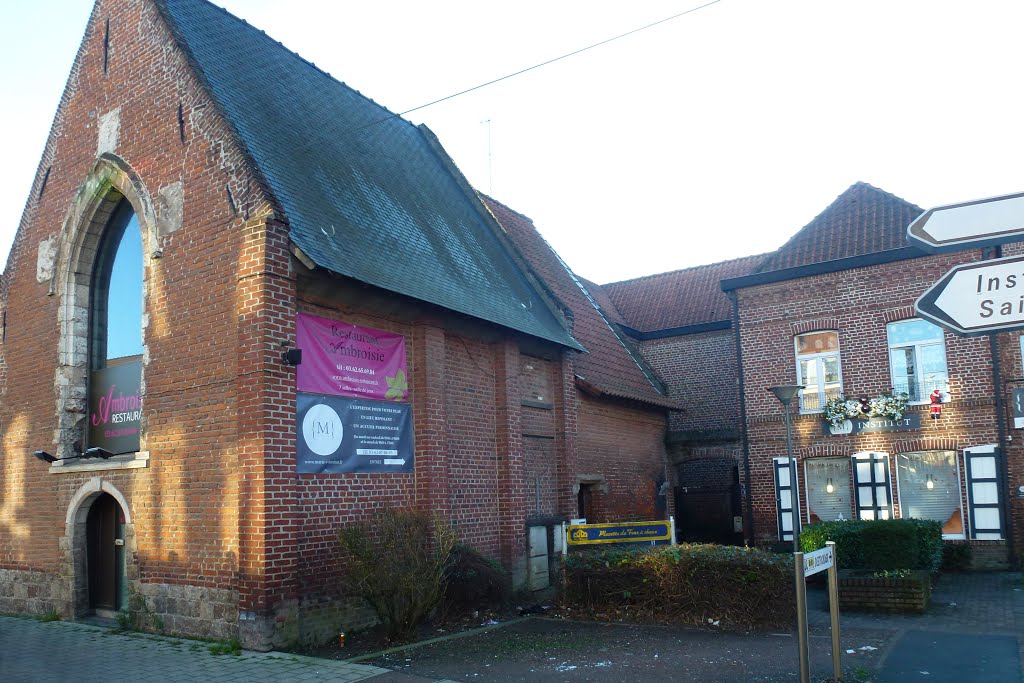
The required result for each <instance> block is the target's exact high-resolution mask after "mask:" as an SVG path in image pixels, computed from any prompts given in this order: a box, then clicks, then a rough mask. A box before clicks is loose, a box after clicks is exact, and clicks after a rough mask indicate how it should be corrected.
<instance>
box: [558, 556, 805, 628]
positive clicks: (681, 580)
mask: <svg viewBox="0 0 1024 683" xmlns="http://www.w3.org/2000/svg"><path fill="white" fill-rule="evenodd" d="M565 571H566V584H565V593H564V596H563V598H564V601H565V603H566V606H567V607H570V608H574V609H582V610H584V611H588V612H589V613H590V614H591V615H593V616H595V617H598V618H609V619H626V620H633V619H644V620H654V621H660V622H665V623H685V624H702V625H705V626H707V625H709V624H713V625H715V626H718V627H720V628H751V627H778V626H791V625H792V624H793V621H794V619H795V614H796V611H795V606H794V603H793V600H794V597H793V594H794V593H793V562H792V556H790V555H779V554H775V553H769V552H765V551H763V550H758V549H755V548H737V547H733V546H717V545H676V546H655V547H653V548H652V547H650V546H647V547H645V548H642V549H623V548H621V547H618V548H612V549H607V550H606V549H600V550H585V551H580V552H574V553H571V554H569V555H568V557H567V558H566V562H565Z"/></svg>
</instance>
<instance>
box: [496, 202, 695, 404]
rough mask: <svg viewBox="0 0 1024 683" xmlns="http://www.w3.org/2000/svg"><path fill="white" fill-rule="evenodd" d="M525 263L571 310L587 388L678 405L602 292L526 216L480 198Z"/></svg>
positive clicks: (580, 370)
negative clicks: (620, 325) (581, 348)
mask: <svg viewBox="0 0 1024 683" xmlns="http://www.w3.org/2000/svg"><path fill="white" fill-rule="evenodd" d="M482 199H483V201H484V203H485V205H486V206H487V207H488V208H489V209H490V211H491V212H492V213H493V214H494V216H495V217H496V218H497V220H498V223H500V224H501V226H502V227H503V228H504V229H505V231H506V232H507V233H508V235H509V237H511V239H512V242H513V243H514V244H515V245H516V247H517V248H518V249H519V251H520V253H522V255H523V257H524V258H525V259H526V260H527V262H529V264H530V267H531V268H533V270H534V271H535V272H536V273H537V274H538V275H539V276H540V277H541V278H542V279H543V280H544V282H546V283H547V285H548V287H550V288H551V290H552V293H553V294H554V295H555V296H556V297H557V298H558V299H559V301H561V302H562V304H563V305H565V306H568V307H569V308H570V309H571V310H572V313H573V320H574V323H573V336H574V337H575V338H576V339H578V340H579V341H580V342H581V343H582V344H583V346H584V347H585V348H586V350H587V353H585V354H582V355H580V356H578V357H577V359H576V372H577V374H578V375H579V376H580V377H581V378H582V380H583V383H584V384H585V386H587V387H588V388H589V389H591V390H597V391H599V392H600V393H602V394H605V395H609V396H615V397H619V398H626V399H631V400H634V401H641V402H644V403H648V404H651V405H656V406H660V407H667V408H677V407H678V405H677V404H676V403H675V402H674V401H672V400H671V399H669V398H667V397H666V396H665V394H664V392H665V387H664V383H663V382H662V381H661V379H660V378H658V376H657V375H656V374H655V372H654V370H652V369H651V367H650V366H649V365H648V364H647V362H646V361H645V360H644V359H643V356H641V355H640V352H639V351H638V350H637V349H636V348H635V347H634V346H633V345H632V343H631V342H630V341H629V339H627V338H626V336H625V334H624V333H623V332H622V331H621V330H620V329H618V325H616V324H615V319H618V318H619V316H618V314H617V312H615V311H614V310H613V311H605V309H604V306H602V305H601V303H600V302H601V301H602V300H607V298H606V297H605V296H604V294H603V293H600V292H596V293H595V292H594V291H593V288H596V286H595V285H593V284H592V283H589V282H587V281H586V280H583V279H581V278H579V277H578V276H576V275H575V273H573V272H572V270H571V269H570V268H569V266H567V265H566V264H565V262H564V261H563V260H562V259H561V257H560V256H559V255H558V254H557V253H556V252H555V250H554V249H552V248H551V245H549V244H548V243H547V241H546V240H545V239H544V238H543V237H542V236H541V234H540V233H539V232H538V231H537V228H536V227H535V226H534V225H533V221H531V220H530V219H529V218H527V217H526V216H524V215H522V214H520V213H518V212H516V211H514V210H512V209H510V208H509V207H507V206H505V205H504V204H502V203H501V202H499V201H496V200H494V199H492V198H490V197H486V196H483V197H482Z"/></svg>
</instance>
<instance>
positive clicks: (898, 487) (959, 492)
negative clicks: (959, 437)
mask: <svg viewBox="0 0 1024 683" xmlns="http://www.w3.org/2000/svg"><path fill="white" fill-rule="evenodd" d="M929 450H931V451H938V452H941V453H952V454H953V469H954V470H956V491H957V495H958V496H960V526H961V528H962V529H963V530H964V532H963V533H962V534H946V533H944V534H942V538H944V539H948V540H965V539H966V538H967V519H966V518H965V516H964V512H965V509H966V506H965V505H964V496H963V479H962V477H961V476H960V458H958V457H957V453H956V451H951V450H948V449H929ZM913 452H914V453H927V452H929V451H913ZM900 455H910V453H897V454H896V456H895V458H894V460H895V462H896V491H897V494H898V495H899V501H900V504H899V508H900V519H906V518H907V513H906V512H904V510H903V488H902V486H903V484H902V483H901V482H900V467H899V459H900ZM940 523H941V522H940Z"/></svg>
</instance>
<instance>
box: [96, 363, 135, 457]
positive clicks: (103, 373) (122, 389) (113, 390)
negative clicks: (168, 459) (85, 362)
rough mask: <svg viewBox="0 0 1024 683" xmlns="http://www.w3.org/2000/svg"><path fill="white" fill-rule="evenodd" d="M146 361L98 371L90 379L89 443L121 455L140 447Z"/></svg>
mask: <svg viewBox="0 0 1024 683" xmlns="http://www.w3.org/2000/svg"><path fill="white" fill-rule="evenodd" d="M141 383H142V360H141V359H140V360H134V361H129V362H127V363H122V364H120V365H114V366H112V367H107V368H103V369H102V370H96V371H95V372H93V373H92V377H91V378H90V382H89V443H88V447H89V448H93V447H99V448H102V449H103V450H106V451H110V452H111V453H113V454H115V455H117V454H119V453H134V452H135V451H137V450H139V425H140V424H141V423H142V397H141V396H140V388H141V387H140V385H141Z"/></svg>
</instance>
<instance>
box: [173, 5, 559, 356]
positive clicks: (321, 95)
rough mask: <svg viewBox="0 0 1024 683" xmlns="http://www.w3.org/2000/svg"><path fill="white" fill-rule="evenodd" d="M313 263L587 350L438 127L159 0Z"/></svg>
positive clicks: (253, 32)
mask: <svg viewBox="0 0 1024 683" xmlns="http://www.w3.org/2000/svg"><path fill="white" fill-rule="evenodd" d="M154 2H155V3H156V5H157V7H158V8H159V9H160V11H161V13H162V14H163V16H164V18H165V19H166V21H167V23H168V25H169V27H170V29H171V31H172V33H173V34H174V36H175V38H176V40H177V42H178V44H179V45H180V46H181V48H182V50H183V51H184V52H185V54H186V55H187V56H188V58H189V60H190V61H191V64H192V66H193V68H194V70H195V71H196V74H197V76H198V77H199V78H200V79H201V80H202V81H203V82H204V83H205V85H206V87H207V89H208V91H209V93H210V96H211V97H212V98H213V100H214V102H215V103H216V105H217V106H218V107H219V108H220V110H221V113H222V114H223V116H224V117H225V119H226V121H227V122H228V124H229V125H230V126H231V127H232V128H233V129H234V131H235V134H236V135H237V138H238V140H239V142H240V144H241V145H242V146H243V148H244V149H245V150H246V151H247V152H248V154H249V155H250V157H251V158H252V160H253V161H254V163H255V164H256V166H257V169H258V171H259V172H260V173H261V174H262V175H263V177H264V179H265V181H266V183H267V185H268V188H269V190H270V191H271V193H272V194H273V196H274V197H275V198H276V200H277V202H278V204H279V206H280V208H281V209H282V210H283V212H284V217H285V220H287V222H288V226H289V230H290V238H291V240H292V242H293V243H294V244H295V245H296V246H298V247H299V248H300V249H301V250H302V251H303V252H305V254H306V255H307V256H309V258H311V259H312V260H313V262H315V263H316V264H317V265H318V266H320V267H323V268H325V269H328V270H330V271H333V272H335V273H338V274H341V275H345V276H348V277H351V278H355V279H356V280H359V281H362V282H366V283H369V284H371V285H375V286H377V287H381V288H383V289H386V290H389V291H392V292H397V293H399V294H403V295H406V296H410V297H413V298H416V299H419V300H422V301H427V302H429V303H432V304H436V305H438V306H442V307H444V308H447V309H450V310H453V311H458V312H460V313H464V314H466V315H470V316H473V317H475V318H479V319H482V320H487V321H490V322H493V323H497V324H498V325H502V326H504V327H507V328H511V329H513V330H518V331H520V332H524V333H526V334H529V335H532V336H535V337H540V338H542V339H547V340H549V341H553V342H557V343H559V344H563V345H566V346H570V347H573V348H579V347H578V345H577V344H576V342H575V340H573V339H572V337H571V336H570V335H569V333H568V332H567V331H566V329H565V327H564V325H563V323H562V322H561V321H560V320H559V318H558V317H556V314H555V313H554V312H553V311H552V310H551V309H550V308H549V307H548V306H547V305H546V303H545V302H544V300H543V298H542V297H541V296H540V295H539V293H538V290H537V289H536V288H535V286H534V284H533V283H532V282H530V281H529V280H528V278H527V277H526V275H525V273H524V272H523V271H522V269H520V268H519V267H518V265H517V264H516V262H515V261H514V260H513V258H512V257H511V255H510V253H509V250H508V246H507V245H506V244H505V243H504V242H503V238H502V237H501V236H500V234H499V230H498V228H497V226H495V225H494V224H493V222H492V221H491V219H490V217H489V216H488V215H487V214H486V212H484V211H483V210H482V207H481V206H480V203H479V202H478V201H477V198H476V197H475V196H474V195H473V194H472V192H471V191H470V189H469V186H468V184H466V182H465V179H464V178H462V176H461V174H459V173H458V171H457V170H456V169H455V167H454V164H452V163H451V160H450V159H448V157H447V155H445V154H444V152H443V151H442V150H441V149H440V147H439V145H436V144H434V141H433V139H432V134H429V133H425V132H424V131H423V130H421V129H419V128H417V127H416V126H414V125H413V124H411V123H409V122H408V121H405V120H404V119H402V118H400V117H398V116H396V115H394V114H392V113H391V112H389V111H388V110H386V109H385V108H383V107H381V106H379V105H377V104H376V103H374V102H373V101H371V100H370V99H368V98H366V97H364V96H363V95H361V94H360V93H358V92H356V91H355V90H353V89H351V88H349V87H348V86H346V85H344V84H343V83H341V82H339V81H337V80H335V79H334V78H332V77H331V76H330V75H329V74H327V73H325V72H323V71H321V70H320V69H318V68H316V67H315V66H314V65H312V64H311V63H309V62H307V61H305V60H303V59H302V58H300V57H299V56H298V55H296V54H294V53H293V52H291V51H289V50H287V49H286V48H285V47H284V46H282V45H281V44H280V43H278V42H276V41H274V40H272V39H271V38H270V37H268V36H267V35H266V34H265V33H263V32H262V31H259V30H257V29H255V28H254V27H252V26H250V25H249V24H247V23H245V22H244V21H242V20H241V19H238V18H237V17H235V16H233V15H231V14H230V13H228V12H227V11H226V10H223V9H220V8H218V7H215V6H214V5H212V4H210V3H208V2H206V1H205V0H154Z"/></svg>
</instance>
